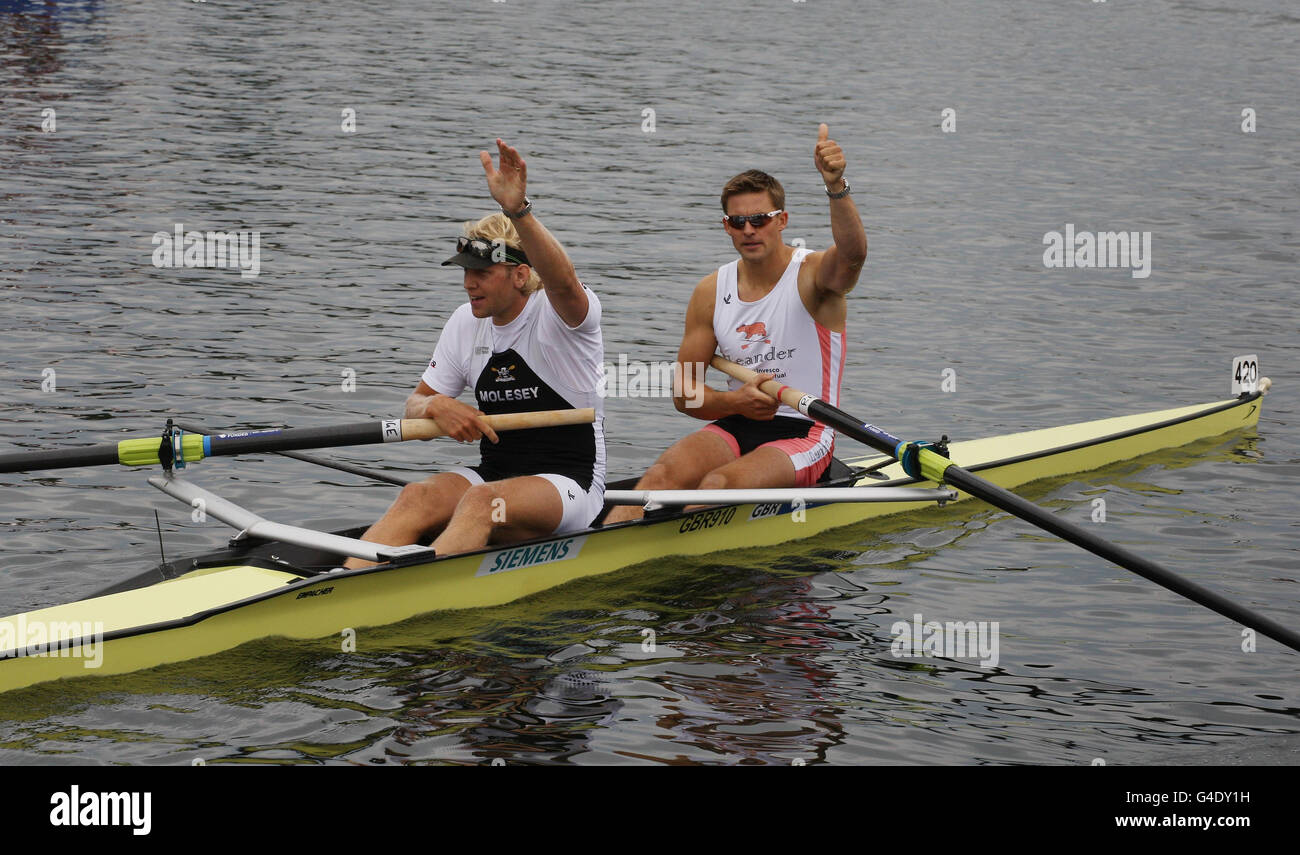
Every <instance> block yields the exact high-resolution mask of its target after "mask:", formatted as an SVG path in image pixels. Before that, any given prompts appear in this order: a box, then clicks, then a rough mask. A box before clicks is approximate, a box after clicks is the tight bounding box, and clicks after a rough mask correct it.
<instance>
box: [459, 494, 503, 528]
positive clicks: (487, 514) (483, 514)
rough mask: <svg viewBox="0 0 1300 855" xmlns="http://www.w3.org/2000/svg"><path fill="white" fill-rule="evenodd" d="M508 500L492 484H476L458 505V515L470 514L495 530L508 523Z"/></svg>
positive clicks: (462, 497)
mask: <svg viewBox="0 0 1300 855" xmlns="http://www.w3.org/2000/svg"><path fill="white" fill-rule="evenodd" d="M505 504H506V500H505V499H504V498H502V496H501V494H500V492H499V491H498V490H497V489H496V487H495V486H494V485H492V484H476V485H475V486H473V487H470V488H469V489H468V490H466V491H465V495H463V496H461V498H460V502H459V503H458V504H457V505H456V514H457V515H460V514H469V515H471V516H472V517H473V518H474V519H478V520H486V521H487V522H488V523H490V524H491V525H492V526H493V527H494V528H495V527H497V526H500V525H503V524H505V522H506V507H505Z"/></svg>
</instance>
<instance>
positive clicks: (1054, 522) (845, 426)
mask: <svg viewBox="0 0 1300 855" xmlns="http://www.w3.org/2000/svg"><path fill="white" fill-rule="evenodd" d="M712 365H713V367H714V368H717V369H718V370H719V371H722V372H723V373H725V374H729V375H731V376H732V377H735V378H736V379H737V380H740V381H741V382H745V383H748V382H750V381H751V380H753V379H754V377H755V376H757V372H755V371H751V370H750V369H748V368H745V367H744V366H741V365H737V364H736V363H734V362H731V361H729V360H726V359H723V358H722V357H720V356H715V357H714V358H713V362H712ZM759 388H760V389H762V390H763V391H764V392H767V393H768V394H769V395H772V396H773V397H775V398H778V399H780V401H781V402H782V403H783V404H786V405H787V406H790V407H792V408H794V409H797V410H799V411H800V412H802V413H804V414H805V415H807V416H809V417H810V418H814V419H816V420H817V421H820V422H822V423H823V424H825V425H828V426H830V427H832V428H834V429H835V430H837V431H839V432H840V433H843V434H845V435H846V436H849V437H852V438H853V439H856V440H858V441H859V442H862V443H864V444H866V445H869V446H871V447H872V448H874V449H876V450H877V451H880V452H882V453H884V454H888V455H890V456H892V457H894V458H898V459H901V457H900V455H901V454H902V453H903V452H904V451H905V450H909V447H911V448H910V453H914V454H915V460H916V466H917V468H918V469H919V470H920V477H922V478H925V479H927V480H931V481H934V482H935V483H939V482H944V483H947V484H950V485H951V486H953V487H956V488H957V489H959V490H964V491H966V492H967V493H969V494H970V495H972V496H974V497H975V498H977V499H983V500H984V501H986V502H988V503H989V504H991V505H993V506H994V507H997V508H1001V509H1002V510H1004V511H1006V512H1007V513H1009V514H1011V515H1013V516H1016V517H1019V518H1020V519H1023V520H1025V521H1026V522H1029V523H1032V524H1033V525H1036V526H1038V527H1039V528H1042V529H1045V530H1047V531H1049V532H1051V533H1052V534H1055V535H1056V536H1058V537H1060V538H1062V539H1064V540H1067V541H1069V542H1070V543H1073V544H1075V545H1076V546H1081V547H1083V548H1084V549H1086V550H1088V551H1089V552H1092V553H1094V554H1095V555H1099V556H1101V557H1102V558H1105V559H1106V560H1108V561H1111V562H1113V563H1115V564H1118V565H1119V566H1120V567H1123V568H1125V569H1126V570H1130V571H1132V572H1134V573H1136V574H1138V575H1139V576H1142V577H1143V578H1145V579H1149V580H1150V581H1152V582H1155V583H1156V584H1157V585H1161V586H1163V587H1165V588H1168V589H1169V590H1171V591H1173V592H1174V593H1176V594H1179V595H1180V596H1183V597H1186V598H1187V599H1189V600H1191V601H1193V602H1195V603H1199V604H1200V605H1202V606H1205V607H1206V608H1208V609H1210V610H1212V611H1215V612H1218V613H1219V614H1221V615H1223V616H1224V617H1227V618H1230V619H1232V620H1235V621H1237V622H1238V623H1240V624H1242V625H1244V626H1248V627H1250V628H1251V629H1254V630H1256V631H1258V632H1260V633H1262V634H1264V635H1266V636H1268V637H1269V638H1272V639H1273V640H1274V641H1278V642H1280V643H1282V644H1285V645H1286V646H1287V647H1290V648H1291V649H1293V650H1300V633H1297V632H1295V631H1294V630H1291V629H1288V628H1287V627H1285V626H1282V625H1281V624H1280V623H1278V622H1276V621H1274V620H1270V619H1269V618H1266V617H1264V616H1263V615H1260V614H1256V613H1255V612H1252V611H1250V610H1249V609H1247V608H1245V607H1243V606H1240V605H1238V604H1236V603H1234V602H1232V601H1231V600H1228V599H1226V598H1225V597H1223V596H1221V595H1219V594H1216V593H1215V592H1214V591H1211V590H1210V589H1208V588H1203V587H1201V586H1200V585H1197V584H1196V583H1195V582H1190V581H1188V580H1187V579H1184V578H1183V577H1181V576H1179V575H1177V574H1176V573H1174V572H1172V571H1170V570H1167V569H1165V568H1164V567H1161V566H1160V565H1159V564H1157V563H1155V562H1154V561H1151V560H1150V559H1147V558H1143V557H1142V556H1140V555H1137V554H1135V553H1133V552H1130V551H1129V550H1127V549H1125V548H1123V547H1122V546H1119V545H1117V544H1113V543H1110V542H1109V541H1106V540H1103V539H1102V538H1100V537H1097V536H1096V535H1095V534H1093V533H1091V532H1089V531H1085V530H1084V529H1082V528H1080V527H1079V526H1076V525H1074V524H1073V523H1071V522H1068V521H1066V520H1063V519H1061V518H1060V517H1057V516H1056V515H1054V514H1051V513H1048V512H1047V511H1045V510H1043V509H1042V508H1040V507H1038V506H1037V505H1035V504H1032V503H1030V502H1027V501H1025V500H1024V499H1022V498H1020V497H1019V496H1017V495H1016V494H1015V493H1012V492H1010V491H1009V490H1006V489H1004V488H1002V487H999V486H998V485H996V484H993V483H991V482H989V481H986V480H984V479H983V478H980V477H979V476H978V475H974V474H972V473H970V472H967V471H966V470H965V469H962V468H961V467H960V466H956V465H954V464H953V463H952V462H951V461H950V460H948V459H947V458H944V457H942V456H941V455H939V454H938V453H936V452H934V451H932V450H930V449H929V448H920V449H919V450H918V449H916V448H915V446H916V445H917V444H916V443H906V442H903V441H901V440H899V439H898V438H897V437H895V436H893V435H891V434H888V433H886V432H885V431H883V430H881V429H880V428H878V427H876V426H875V425H870V424H867V423H865V422H862V421H860V420H858V419H856V418H854V417H853V416H851V415H849V414H848V413H846V412H844V411H843V410H841V409H839V408H838V407H834V406H832V405H830V404H828V403H826V402H825V401H822V400H820V399H818V398H816V397H815V396H812V395H805V394H804V393H802V392H800V391H799V390H798V389H794V388H792V387H790V386H785V385H783V384H781V383H780V382H778V381H776V380H767V381H764V382H763V383H762V384H760V386H759Z"/></svg>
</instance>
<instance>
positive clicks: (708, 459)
mask: <svg viewBox="0 0 1300 855" xmlns="http://www.w3.org/2000/svg"><path fill="white" fill-rule="evenodd" d="M735 460H736V453H735V452H734V451H732V450H731V446H730V445H728V444H727V441H726V440H725V439H723V438H722V437H720V436H718V435H717V434H716V433H714V432H713V431H707V430H701V431H696V432H695V433H692V434H688V435H686V436H684V437H682V438H681V439H679V440H677V442H675V443H673V445H672V447H670V448H669V449H668V450H667V451H665V452H664V453H663V454H661V455H659V459H658V460H657V461H655V464H654V465H653V466H651V467H650V468H649V469H647V470H646V473H645V475H642V476H641V480H640V481H637V482H636V489H638V490H694V489H695V488H696V487H698V486H699V485H700V480H701V479H702V478H704V476H706V475H708V474H709V473H710V472H712V471H713V470H714V469H717V468H718V467H720V466H725V465H726V464H728V463H731V462H733V461H735ZM644 514H645V511H644V510H643V509H642V508H640V507H637V506H636V505H620V506H619V507H617V508H614V509H613V510H611V511H610V512H609V516H608V517H606V518H605V524H606V525H608V524H610V523H617V522H625V521H626V520H639V519H641V517H642V516H643V515H644Z"/></svg>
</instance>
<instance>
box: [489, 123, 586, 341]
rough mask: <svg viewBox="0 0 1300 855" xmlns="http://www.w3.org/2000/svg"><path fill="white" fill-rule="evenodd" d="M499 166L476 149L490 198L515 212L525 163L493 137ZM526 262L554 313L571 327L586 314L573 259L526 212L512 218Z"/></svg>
mask: <svg viewBox="0 0 1300 855" xmlns="http://www.w3.org/2000/svg"><path fill="white" fill-rule="evenodd" d="M497 151H498V152H499V159H500V163H501V168H500V169H499V170H498V169H495V168H493V166H492V155H491V154H489V153H488V152H486V151H481V152H479V160H480V161H481V162H482V163H483V172H484V174H485V175H486V176H487V182H488V189H489V190H490V191H491V193H492V198H493V199H495V200H496V201H497V204H499V205H500V206H501V209H502V210H503V211H508V212H510V213H512V214H513V213H517V212H518V211H519V210H521V209H522V208H523V207H524V199H525V198H526V193H525V190H526V189H527V185H528V165H527V164H526V163H524V159H523V158H522V157H520V156H519V152H518V151H516V150H515V149H513V148H511V147H510V146H508V145H506V144H505V142H503V141H502V140H500V139H498V140H497ZM514 224H515V229H516V231H518V232H519V242H520V243H521V244H522V245H523V248H524V252H525V253H527V255H528V261H529V262H530V264H531V266H532V267H533V268H534V269H535V270H536V271H537V275H538V276H540V277H541V279H542V284H543V285H544V286H545V287H544V288H543V293H545V294H546V298H547V299H548V300H550V301H551V306H553V307H554V308H555V312H556V314H558V315H559V316H560V318H561V319H563V321H564V322H565V323H566V324H568V325H569V326H571V327H576V326H578V325H579V324H581V323H582V322H583V320H584V319H585V318H586V317H587V308H588V304H587V294H586V292H585V291H583V290H582V284H581V283H580V282H579V281H578V274H577V272H576V271H575V270H574V269H573V262H572V261H570V260H569V256H568V254H567V253H566V252H565V251H564V247H562V246H560V242H559V241H558V240H556V239H555V236H554V235H552V234H551V233H550V232H549V231H547V230H546V226H543V225H542V224H541V222H540V221H539V220H538V219H537V217H536V215H534V214H532V213H529V214H525V215H524V216H523V217H521V218H519V219H516V220H515V221H514Z"/></svg>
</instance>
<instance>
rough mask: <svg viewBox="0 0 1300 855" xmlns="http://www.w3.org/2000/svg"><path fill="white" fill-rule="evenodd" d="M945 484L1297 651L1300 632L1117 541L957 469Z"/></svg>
mask: <svg viewBox="0 0 1300 855" xmlns="http://www.w3.org/2000/svg"><path fill="white" fill-rule="evenodd" d="M944 480H945V481H946V482H947V483H948V484H949V485H950V486H952V487H956V488H957V489H958V490H965V491H966V492H967V493H969V494H971V495H972V496H975V497H976V498H979V499H983V500H984V501H986V502H988V503H989V504H990V505H993V506H994V507H997V508H1000V509H1002V510H1004V511H1006V512H1007V513H1009V514H1011V515H1012V516H1015V517H1019V518H1021V519H1023V520H1026V521H1028V522H1031V523H1033V524H1034V525H1036V526H1038V527H1039V528H1042V529H1045V530H1047V531H1049V532H1051V533H1052V534H1054V535H1056V536H1057V537H1059V538H1061V539H1062V540H1067V541H1069V542H1070V543H1073V544H1074V545H1075V546H1079V547H1082V548H1083V549H1086V550H1088V551H1089V552H1091V553H1093V554H1094V555H1098V556H1100V557H1102V558H1104V559H1106V560H1107V561H1110V562H1112V563H1114V564H1118V565H1119V566H1120V567H1123V568H1124V569H1126V570H1130V571H1132V572H1133V573H1136V574H1137V575H1139V576H1141V577H1142V578H1144V579H1148V580H1150V581H1152V582H1155V583H1156V584H1157V585H1160V586H1162V587H1164V588H1168V589H1169V590H1171V591H1173V592H1174V593H1175V594H1178V595H1180V596H1183V597H1186V598H1187V599H1189V600H1191V601H1192V602H1194V603H1199V604H1200V605H1202V606H1205V607H1206V608H1207V609H1210V610H1211V611H1215V612H1218V613H1219V614H1221V615H1223V616H1224V617H1227V618H1231V619H1232V620H1235V621H1236V622H1237V623H1240V624H1241V625H1243V626H1248V627H1250V628H1251V629H1254V630H1256V631H1258V632H1260V633H1262V634H1264V635H1266V636H1268V637H1269V638H1271V639H1273V640H1274V641H1278V642H1281V643H1282V644H1285V645H1286V646H1288V647H1290V648H1292V649H1293V650H1300V633H1297V632H1295V631H1294V630H1291V629H1288V628H1287V627H1285V626H1283V625H1282V624H1280V623H1278V622H1277V621H1274V620H1271V619H1269V618H1267V617H1265V616H1263V615H1261V614H1256V613H1255V612H1252V611H1250V610H1249V609H1247V608H1245V607H1243V606H1240V605H1238V604H1236V603H1234V602H1232V601H1231V600H1229V599H1227V598H1226V597H1224V596H1222V595H1221V594H1217V593H1215V592H1214V591H1211V590H1210V589H1209V588H1206V587H1203V586H1201V585H1198V584H1196V583H1195V582H1193V581H1191V580H1189V579H1186V578H1184V577H1182V576H1179V575H1178V574H1176V573H1174V572H1173V571H1172V570H1168V569H1166V568H1164V567H1162V566H1160V565H1159V564H1157V563H1156V562H1154V561H1152V560H1150V559H1149V558H1144V557H1142V556H1141V555H1138V554H1137V553H1135V552H1132V551H1130V550H1128V549H1125V548H1124V547H1122V546H1120V545H1119V544H1117V543H1111V542H1110V541H1108V540H1103V539H1102V538H1100V537H1098V536H1097V535H1095V534H1093V533H1092V532H1090V531H1088V530H1086V529H1084V528H1081V527H1080V526H1077V525H1075V524H1074V523H1072V522H1070V521H1069V520H1065V519H1062V518H1060V517H1058V516H1057V515H1056V514H1052V513H1048V512H1047V511H1045V510H1043V509H1042V508H1040V507H1038V506H1037V505H1035V504H1033V503H1031V502H1027V501H1025V500H1024V499H1022V498H1020V497H1019V496H1017V495H1016V494H1015V493H1012V492H1010V491H1008V490H1005V489H1003V488H1002V487H999V486H997V485H996V484H992V483H990V482H988V481H986V480H984V479H983V478H981V477H979V476H978V475H975V474H973V473H971V472H967V471H966V470H965V469H962V468H961V467H960V466H950V467H948V469H947V471H946V472H945V473H944Z"/></svg>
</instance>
